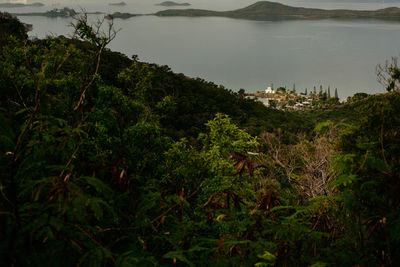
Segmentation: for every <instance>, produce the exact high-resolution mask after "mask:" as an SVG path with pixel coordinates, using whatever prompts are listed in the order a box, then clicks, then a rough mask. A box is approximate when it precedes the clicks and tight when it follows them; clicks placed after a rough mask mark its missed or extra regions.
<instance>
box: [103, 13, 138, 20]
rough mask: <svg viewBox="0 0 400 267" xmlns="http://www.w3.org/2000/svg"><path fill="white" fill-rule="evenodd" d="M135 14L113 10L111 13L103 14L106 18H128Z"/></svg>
mask: <svg viewBox="0 0 400 267" xmlns="http://www.w3.org/2000/svg"><path fill="white" fill-rule="evenodd" d="M135 16H137V15H136V14H131V13H121V12H114V13H113V14H108V15H106V16H105V18H106V19H108V20H111V19H129V18H132V17H135Z"/></svg>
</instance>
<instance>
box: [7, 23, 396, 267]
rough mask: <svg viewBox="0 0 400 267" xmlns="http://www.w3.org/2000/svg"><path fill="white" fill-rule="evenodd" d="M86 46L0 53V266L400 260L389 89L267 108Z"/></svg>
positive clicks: (11, 48)
mask: <svg viewBox="0 0 400 267" xmlns="http://www.w3.org/2000/svg"><path fill="white" fill-rule="evenodd" d="M81 23H85V22H84V21H83V22H81ZM92 33H93V28H91V27H90V26H88V25H87V24H83V25H80V27H77V38H78V37H79V38H81V39H83V41H82V40H78V39H66V38H62V37H59V38H47V39H45V40H39V41H35V42H32V41H28V40H26V36H23V35H22V36H21V35H14V36H9V37H8V38H7V39H6V43H5V44H4V46H2V48H1V51H0V149H1V150H0V151H1V154H0V260H1V262H2V264H5V265H10V266H76V265H79V266H109V265H110V266H113V265H117V266H203V265H207V264H208V265H210V266H310V265H312V266H329V265H334V266H336V265H339V266H340V265H345V266H348V265H351V266H356V265H360V266H376V265H386V266H390V265H396V264H398V263H399V262H400V258H399V255H400V251H399V242H400V235H399V233H400V232H399V231H400V216H399V213H398V210H399V205H400V199H399V196H398V193H397V192H398V189H399V187H400V184H399V178H400V177H399V172H400V170H399V166H400V162H399V159H400V157H399V153H400V139H399V133H398V131H399V127H400V120H399V116H398V114H399V111H400V110H399V109H400V96H399V93H398V91H396V90H394V92H391V93H388V94H384V95H379V96H369V97H366V98H363V99H361V100H357V101H356V100H355V101H354V103H350V104H349V105H350V106H346V107H344V108H343V109H341V108H337V109H334V110H330V111H325V115H323V114H322V113H323V112H324V111H318V112H320V113H321V116H319V115H318V116H316V115H315V114H313V112H312V111H311V112H310V113H309V114H307V113H300V114H295V113H289V112H282V111H277V110H271V109H267V108H265V107H264V106H263V105H262V104H260V103H258V102H256V101H254V100H249V99H245V98H244V97H243V95H241V94H238V93H233V92H231V91H229V90H227V89H225V88H223V87H218V86H215V85H213V84H210V83H206V82H204V81H202V80H199V79H191V78H188V77H185V76H183V75H177V74H174V73H172V72H171V71H170V70H169V69H168V67H165V66H164V67H159V66H156V65H151V64H147V63H143V62H139V61H138V60H137V59H136V58H133V59H132V60H130V59H128V58H126V57H125V56H123V55H121V54H118V53H114V52H111V51H109V50H107V49H106V48H105V45H106V43H107V42H108V41H109V39H107V38H105V39H104V36H103V37H102V38H100V37H99V36H97V35H93V34H92ZM395 78H396V77H394V79H395ZM226 114H228V115H226ZM355 114H356V115H355ZM334 116H339V118H336V119H335V120H333V121H329V120H328V121H323V122H321V120H325V119H328V118H332V117H334ZM356 116H357V120H353V119H347V120H344V119H345V117H348V118H354V117H356ZM318 117H319V118H318ZM321 117H322V119H321Z"/></svg>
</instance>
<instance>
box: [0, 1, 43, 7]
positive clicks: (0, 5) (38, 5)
mask: <svg viewBox="0 0 400 267" xmlns="http://www.w3.org/2000/svg"><path fill="white" fill-rule="evenodd" d="M26 6H33V7H42V6H44V4H43V3H39V2H35V3H32V4H21V3H0V7H3V8H13V7H26Z"/></svg>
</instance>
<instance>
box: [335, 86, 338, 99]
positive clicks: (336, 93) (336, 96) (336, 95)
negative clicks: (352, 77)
mask: <svg viewBox="0 0 400 267" xmlns="http://www.w3.org/2000/svg"><path fill="white" fill-rule="evenodd" d="M335 98H336V99H339V96H338V92H337V88H335Z"/></svg>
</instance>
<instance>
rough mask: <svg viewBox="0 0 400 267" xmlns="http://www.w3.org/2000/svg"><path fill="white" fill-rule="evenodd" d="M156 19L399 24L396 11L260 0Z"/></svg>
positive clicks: (171, 12) (172, 13)
mask: <svg viewBox="0 0 400 267" xmlns="http://www.w3.org/2000/svg"><path fill="white" fill-rule="evenodd" d="M154 15H156V16H165V17H167V16H184V17H228V18H237V19H247V20H259V21H274V20H317V19H346V20H353V19H379V20H391V21H400V8H397V7H390V8H385V9H379V10H374V11H361V10H345V9H336V10H325V9H315V8H303V7H292V6H287V5H283V4H280V3H275V2H268V1H260V2H257V3H255V4H252V5H250V6H248V7H245V8H241V9H237V10H233V11H211V10H203V9H168V10H164V11H159V12H157V13H155V14H154Z"/></svg>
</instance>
